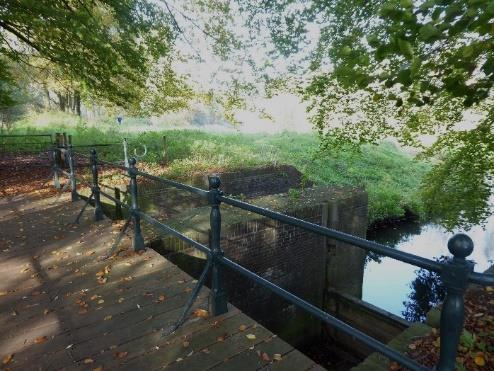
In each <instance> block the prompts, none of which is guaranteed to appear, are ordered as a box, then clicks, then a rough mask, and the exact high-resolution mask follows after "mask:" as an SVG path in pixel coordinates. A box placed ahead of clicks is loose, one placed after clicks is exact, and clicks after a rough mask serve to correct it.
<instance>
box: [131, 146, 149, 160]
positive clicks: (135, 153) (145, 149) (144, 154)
mask: <svg viewBox="0 0 494 371" xmlns="http://www.w3.org/2000/svg"><path fill="white" fill-rule="evenodd" d="M142 146H143V147H144V153H143V154H142V155H138V154H137V149H135V148H134V156H135V157H136V158H139V157H144V156H146V155H147V153H148V149H147V147H146V145H145V144H143V145H142Z"/></svg>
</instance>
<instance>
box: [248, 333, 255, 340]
mask: <svg viewBox="0 0 494 371" xmlns="http://www.w3.org/2000/svg"><path fill="white" fill-rule="evenodd" d="M245 337H246V338H247V339H249V340H256V335H254V334H247V335H245Z"/></svg>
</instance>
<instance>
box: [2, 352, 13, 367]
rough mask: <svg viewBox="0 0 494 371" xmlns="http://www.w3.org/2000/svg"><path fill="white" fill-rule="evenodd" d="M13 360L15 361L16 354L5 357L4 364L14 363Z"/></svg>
mask: <svg viewBox="0 0 494 371" xmlns="http://www.w3.org/2000/svg"><path fill="white" fill-rule="evenodd" d="M12 359H14V353H12V354H7V355H6V356H5V357H3V359H2V363H3V364H4V365H6V364H7V363H10V362H12Z"/></svg>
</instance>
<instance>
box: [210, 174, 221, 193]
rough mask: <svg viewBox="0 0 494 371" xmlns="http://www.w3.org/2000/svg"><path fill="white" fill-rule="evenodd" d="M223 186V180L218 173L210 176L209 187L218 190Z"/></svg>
mask: <svg viewBox="0 0 494 371" xmlns="http://www.w3.org/2000/svg"><path fill="white" fill-rule="evenodd" d="M220 186H221V180H220V177H219V176H218V175H211V176H210V177H209V189H215V190H217V189H218V188H220Z"/></svg>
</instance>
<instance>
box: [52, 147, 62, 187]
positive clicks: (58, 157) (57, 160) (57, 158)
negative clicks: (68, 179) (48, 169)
mask: <svg viewBox="0 0 494 371" xmlns="http://www.w3.org/2000/svg"><path fill="white" fill-rule="evenodd" d="M61 162H62V152H61V151H60V148H58V147H54V148H53V186H54V187H55V188H56V189H60V188H61V186H60V175H59V172H60V164H61Z"/></svg>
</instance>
